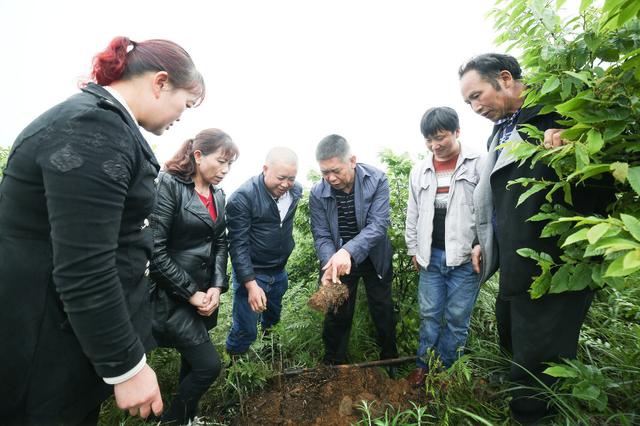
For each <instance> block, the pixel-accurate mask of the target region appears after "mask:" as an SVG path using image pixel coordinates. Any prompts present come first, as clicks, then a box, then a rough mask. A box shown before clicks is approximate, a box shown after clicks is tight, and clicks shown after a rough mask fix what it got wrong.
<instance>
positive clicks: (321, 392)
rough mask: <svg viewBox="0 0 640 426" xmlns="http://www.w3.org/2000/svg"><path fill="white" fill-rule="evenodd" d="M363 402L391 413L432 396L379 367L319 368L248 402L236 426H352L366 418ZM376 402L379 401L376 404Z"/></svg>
mask: <svg viewBox="0 0 640 426" xmlns="http://www.w3.org/2000/svg"><path fill="white" fill-rule="evenodd" d="M361 401H368V402H370V403H371V402H373V405H372V406H371V413H372V416H373V417H374V418H375V417H378V416H381V415H384V411H385V410H386V409H391V408H390V406H391V407H393V408H392V410H394V411H402V410H405V409H408V408H411V407H412V406H411V403H410V401H414V402H415V403H417V404H422V405H424V404H425V403H426V394H425V392H424V390H422V389H415V388H412V387H411V385H409V383H408V382H407V381H406V380H404V379H400V380H392V379H390V378H388V377H387V375H386V374H384V373H383V372H382V370H379V369H377V368H356V367H348V368H340V369H334V368H330V367H319V368H318V369H317V370H314V371H311V372H307V373H304V374H300V375H298V376H293V377H289V378H281V379H280V383H277V382H274V383H271V384H270V385H269V387H268V388H267V389H266V390H264V391H263V392H261V393H259V394H257V395H254V396H252V397H249V398H247V400H246V401H245V404H244V405H245V412H246V415H245V416H239V417H238V418H236V419H235V420H234V421H233V424H234V425H249V424H251V425H291V426H293V425H332V426H334V425H349V424H351V423H355V422H357V421H360V420H362V412H361V411H359V410H358V409H357V405H359V404H360V403H361ZM374 401H375V402H374Z"/></svg>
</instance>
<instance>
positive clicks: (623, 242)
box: [593, 237, 640, 253]
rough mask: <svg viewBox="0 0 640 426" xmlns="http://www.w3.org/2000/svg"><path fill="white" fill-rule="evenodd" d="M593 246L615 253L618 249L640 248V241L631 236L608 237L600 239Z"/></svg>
mask: <svg viewBox="0 0 640 426" xmlns="http://www.w3.org/2000/svg"><path fill="white" fill-rule="evenodd" d="M593 247H594V248H597V249H606V250H607V251H609V252H612V253H613V252H616V251H622V250H632V249H636V248H640V243H638V242H637V241H634V240H630V239H629V238H623V237H606V238H601V239H599V240H598V242H597V243H595V244H593Z"/></svg>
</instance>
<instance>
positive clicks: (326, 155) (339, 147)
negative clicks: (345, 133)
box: [316, 135, 351, 162]
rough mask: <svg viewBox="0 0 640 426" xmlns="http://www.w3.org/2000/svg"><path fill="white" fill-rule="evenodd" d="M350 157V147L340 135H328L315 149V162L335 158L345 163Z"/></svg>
mask: <svg viewBox="0 0 640 426" xmlns="http://www.w3.org/2000/svg"><path fill="white" fill-rule="evenodd" d="M350 155H351V147H350V146H349V144H348V143H347V140H346V139H345V138H343V137H342V136H340V135H329V136H326V137H325V138H323V139H322V140H321V141H320V143H318V146H317V147H316V161H324V160H328V159H330V158H334V157H337V158H338V159H340V161H342V162H346V161H347V160H348V159H349V156H350Z"/></svg>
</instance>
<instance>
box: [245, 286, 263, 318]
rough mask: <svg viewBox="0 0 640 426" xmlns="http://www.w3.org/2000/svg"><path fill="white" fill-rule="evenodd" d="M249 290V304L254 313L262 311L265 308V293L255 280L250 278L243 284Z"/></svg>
mask: <svg viewBox="0 0 640 426" xmlns="http://www.w3.org/2000/svg"><path fill="white" fill-rule="evenodd" d="M244 286H245V287H246V289H247V291H248V292H249V297H248V300H249V306H250V307H251V310H252V311H253V312H255V313H258V314H259V313H260V312H264V311H265V310H266V309H267V295H266V294H264V290H263V289H262V288H260V286H259V285H258V283H257V282H256V280H251V281H249V282H247V283H245V285H244Z"/></svg>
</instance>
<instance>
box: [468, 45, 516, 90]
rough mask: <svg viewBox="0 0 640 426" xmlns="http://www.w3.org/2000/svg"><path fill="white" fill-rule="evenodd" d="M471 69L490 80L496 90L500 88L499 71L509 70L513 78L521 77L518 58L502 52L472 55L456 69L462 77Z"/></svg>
mask: <svg viewBox="0 0 640 426" xmlns="http://www.w3.org/2000/svg"><path fill="white" fill-rule="evenodd" d="M472 70H475V71H477V72H478V74H480V76H481V77H482V78H484V79H485V80H487V81H488V82H490V83H491V84H492V85H493V87H495V88H496V89H498V90H499V89H500V85H499V84H498V76H499V75H500V72H501V71H509V72H510V73H511V76H512V77H513V78H514V79H515V80H521V79H522V69H521V68H520V64H519V63H518V60H517V59H516V58H514V57H513V56H511V55H505V54H502V53H485V54H483V55H478V56H474V57H473V58H471V59H469V60H468V61H467V62H466V63H464V64H462V66H461V67H460V69H459V70H458V76H459V77H460V78H462V76H463V75H465V74H466V73H468V72H469V71H472Z"/></svg>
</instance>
